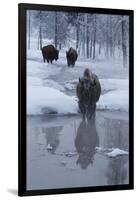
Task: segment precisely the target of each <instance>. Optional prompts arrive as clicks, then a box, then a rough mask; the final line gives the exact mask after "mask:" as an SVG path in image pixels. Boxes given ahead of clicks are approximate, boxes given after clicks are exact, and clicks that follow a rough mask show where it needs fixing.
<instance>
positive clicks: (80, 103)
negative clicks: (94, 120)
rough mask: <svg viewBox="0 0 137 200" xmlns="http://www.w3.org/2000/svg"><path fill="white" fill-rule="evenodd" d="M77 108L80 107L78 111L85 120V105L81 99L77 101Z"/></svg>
mask: <svg viewBox="0 0 137 200" xmlns="http://www.w3.org/2000/svg"><path fill="white" fill-rule="evenodd" d="M79 109H80V112H81V113H82V116H83V120H85V116H86V108H85V105H84V104H83V103H82V102H81V101H79Z"/></svg>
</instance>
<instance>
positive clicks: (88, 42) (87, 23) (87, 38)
mask: <svg viewBox="0 0 137 200" xmlns="http://www.w3.org/2000/svg"><path fill="white" fill-rule="evenodd" d="M87 24H88V23H87ZM86 43H87V58H89V27H88V26H87V41H86Z"/></svg>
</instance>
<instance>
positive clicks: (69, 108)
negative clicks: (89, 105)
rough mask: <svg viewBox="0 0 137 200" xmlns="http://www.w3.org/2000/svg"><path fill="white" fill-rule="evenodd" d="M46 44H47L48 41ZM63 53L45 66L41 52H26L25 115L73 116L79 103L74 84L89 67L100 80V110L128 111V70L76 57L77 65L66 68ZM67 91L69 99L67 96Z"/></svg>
mask: <svg viewBox="0 0 137 200" xmlns="http://www.w3.org/2000/svg"><path fill="white" fill-rule="evenodd" d="M47 43H48V41H47ZM66 50H67V48H64V49H62V50H61V51H60V53H59V60H58V61H57V62H56V61H54V62H53V64H48V63H46V62H45V63H44V62H43V59H42V54H41V51H40V50H36V49H31V50H27V92H28V95H27V114H28V115H37V114H46V113H58V114H76V113H78V104H77V99H76V97H74V96H76V91H75V89H76V85H77V82H78V78H79V77H81V76H82V74H83V71H84V69H85V68H87V67H88V68H90V69H91V70H92V71H93V73H95V74H97V76H98V77H99V80H100V83H101V88H102V94H101V97H100V99H99V102H98V103H97V109H100V110H102V109H103V110H104V109H106V110H121V111H128V108H129V90H128V88H129V81H128V68H123V66H122V65H121V63H120V62H118V61H116V60H115V62H112V60H111V61H110V60H103V59H102V60H99V58H98V59H97V60H95V61H92V62H91V60H89V59H86V58H84V57H82V56H79V57H78V60H77V62H76V66H75V67H74V68H68V67H67V62H66ZM67 91H69V95H71V96H69V95H68V94H66V93H67Z"/></svg>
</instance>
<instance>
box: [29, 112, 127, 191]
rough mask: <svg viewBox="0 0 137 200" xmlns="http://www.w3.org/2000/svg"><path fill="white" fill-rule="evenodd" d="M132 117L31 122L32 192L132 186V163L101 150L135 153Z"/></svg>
mask: <svg viewBox="0 0 137 200" xmlns="http://www.w3.org/2000/svg"><path fill="white" fill-rule="evenodd" d="M128 136H129V124H128V113H125V112H114V111H113V112H106V111H104V112H103V111H100V112H97V116H96V123H87V122H86V123H84V122H82V119H81V117H80V116H73V117H72V116H70V117H65V116H60V117H59V116H52V115H47V116H44V117H43V116H35V117H27V189H28V190H33V189H51V188H71V187H84V186H85V187H87V186H101V185H119V184H128V181H129V173H128V171H129V158H128V156H118V157H116V158H109V157H107V156H106V155H104V153H99V152H97V151H96V147H102V148H108V149H109V148H112V147H113V148H120V149H123V150H126V151H128V147H129V137H128Z"/></svg>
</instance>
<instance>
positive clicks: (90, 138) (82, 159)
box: [75, 120, 99, 169]
mask: <svg viewBox="0 0 137 200" xmlns="http://www.w3.org/2000/svg"><path fill="white" fill-rule="evenodd" d="M75 146H76V150H77V152H78V159H77V161H76V163H77V164H79V165H80V166H81V168H82V169H86V168H87V167H88V165H90V164H91V165H92V164H93V161H94V155H95V152H96V150H95V148H96V147H99V137H98V133H97V130H96V124H95V121H94V120H91V121H88V122H86V121H82V122H81V123H80V125H79V127H78V129H77V136H76V138H75Z"/></svg>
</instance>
